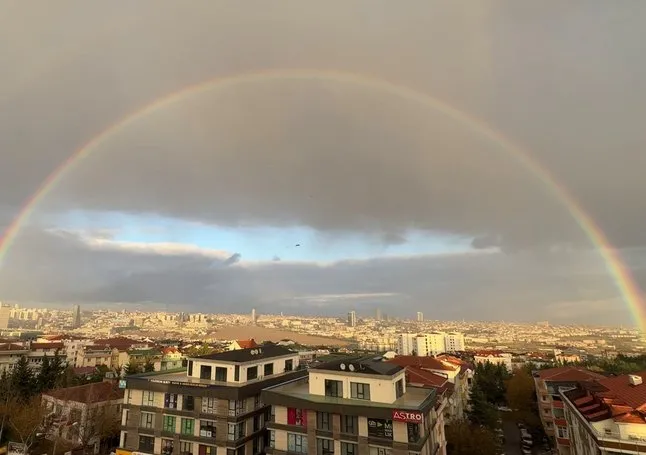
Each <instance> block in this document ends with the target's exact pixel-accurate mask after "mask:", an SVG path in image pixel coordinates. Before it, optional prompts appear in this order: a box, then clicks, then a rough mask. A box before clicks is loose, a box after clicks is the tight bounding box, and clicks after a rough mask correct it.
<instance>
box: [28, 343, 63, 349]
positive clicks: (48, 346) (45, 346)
mask: <svg viewBox="0 0 646 455" xmlns="http://www.w3.org/2000/svg"><path fill="white" fill-rule="evenodd" d="M64 347H65V344H64V343H31V349H63V348H64Z"/></svg>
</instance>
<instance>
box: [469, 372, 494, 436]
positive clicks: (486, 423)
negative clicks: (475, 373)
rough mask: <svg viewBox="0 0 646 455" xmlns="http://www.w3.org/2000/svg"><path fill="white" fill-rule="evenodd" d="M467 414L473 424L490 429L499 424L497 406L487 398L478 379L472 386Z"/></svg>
mask: <svg viewBox="0 0 646 455" xmlns="http://www.w3.org/2000/svg"><path fill="white" fill-rule="evenodd" d="M467 416H468V418H469V421H470V422H471V423H472V424H473V425H479V426H483V427H486V428H490V429H494V428H496V427H497V426H498V411H497V410H496V408H495V406H494V405H493V404H491V403H490V402H489V401H488V400H487V396H486V395H485V393H484V391H483V390H482V387H481V386H480V383H479V382H478V381H477V380H476V381H474V383H473V386H472V387H471V396H470V399H469V410H468V411H467Z"/></svg>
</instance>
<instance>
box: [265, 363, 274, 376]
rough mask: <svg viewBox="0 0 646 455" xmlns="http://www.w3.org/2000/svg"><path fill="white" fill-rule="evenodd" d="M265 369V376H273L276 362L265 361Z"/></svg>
mask: <svg viewBox="0 0 646 455" xmlns="http://www.w3.org/2000/svg"><path fill="white" fill-rule="evenodd" d="M264 370H265V371H264V373H265V376H271V375H272V374H274V364H273V363H265V367H264Z"/></svg>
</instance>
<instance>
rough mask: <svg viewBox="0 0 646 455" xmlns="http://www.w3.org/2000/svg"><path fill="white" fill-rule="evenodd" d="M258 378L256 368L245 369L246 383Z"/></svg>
mask: <svg viewBox="0 0 646 455" xmlns="http://www.w3.org/2000/svg"><path fill="white" fill-rule="evenodd" d="M257 377H258V367H248V368H247V381H251V380H252V379H256V378H257Z"/></svg>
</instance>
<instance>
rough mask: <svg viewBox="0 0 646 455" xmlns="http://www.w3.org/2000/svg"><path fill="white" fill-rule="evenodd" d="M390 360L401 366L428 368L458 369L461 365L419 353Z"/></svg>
mask: <svg viewBox="0 0 646 455" xmlns="http://www.w3.org/2000/svg"><path fill="white" fill-rule="evenodd" d="M388 362H390V363H394V364H395V365H399V366H400V367H417V368H425V369H428V370H443V371H456V370H459V369H460V367H459V366H457V365H455V364H453V363H451V362H447V361H443V360H440V359H436V358H434V357H421V356H417V355H398V356H397V357H395V358H393V359H391V360H389V361H388Z"/></svg>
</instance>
